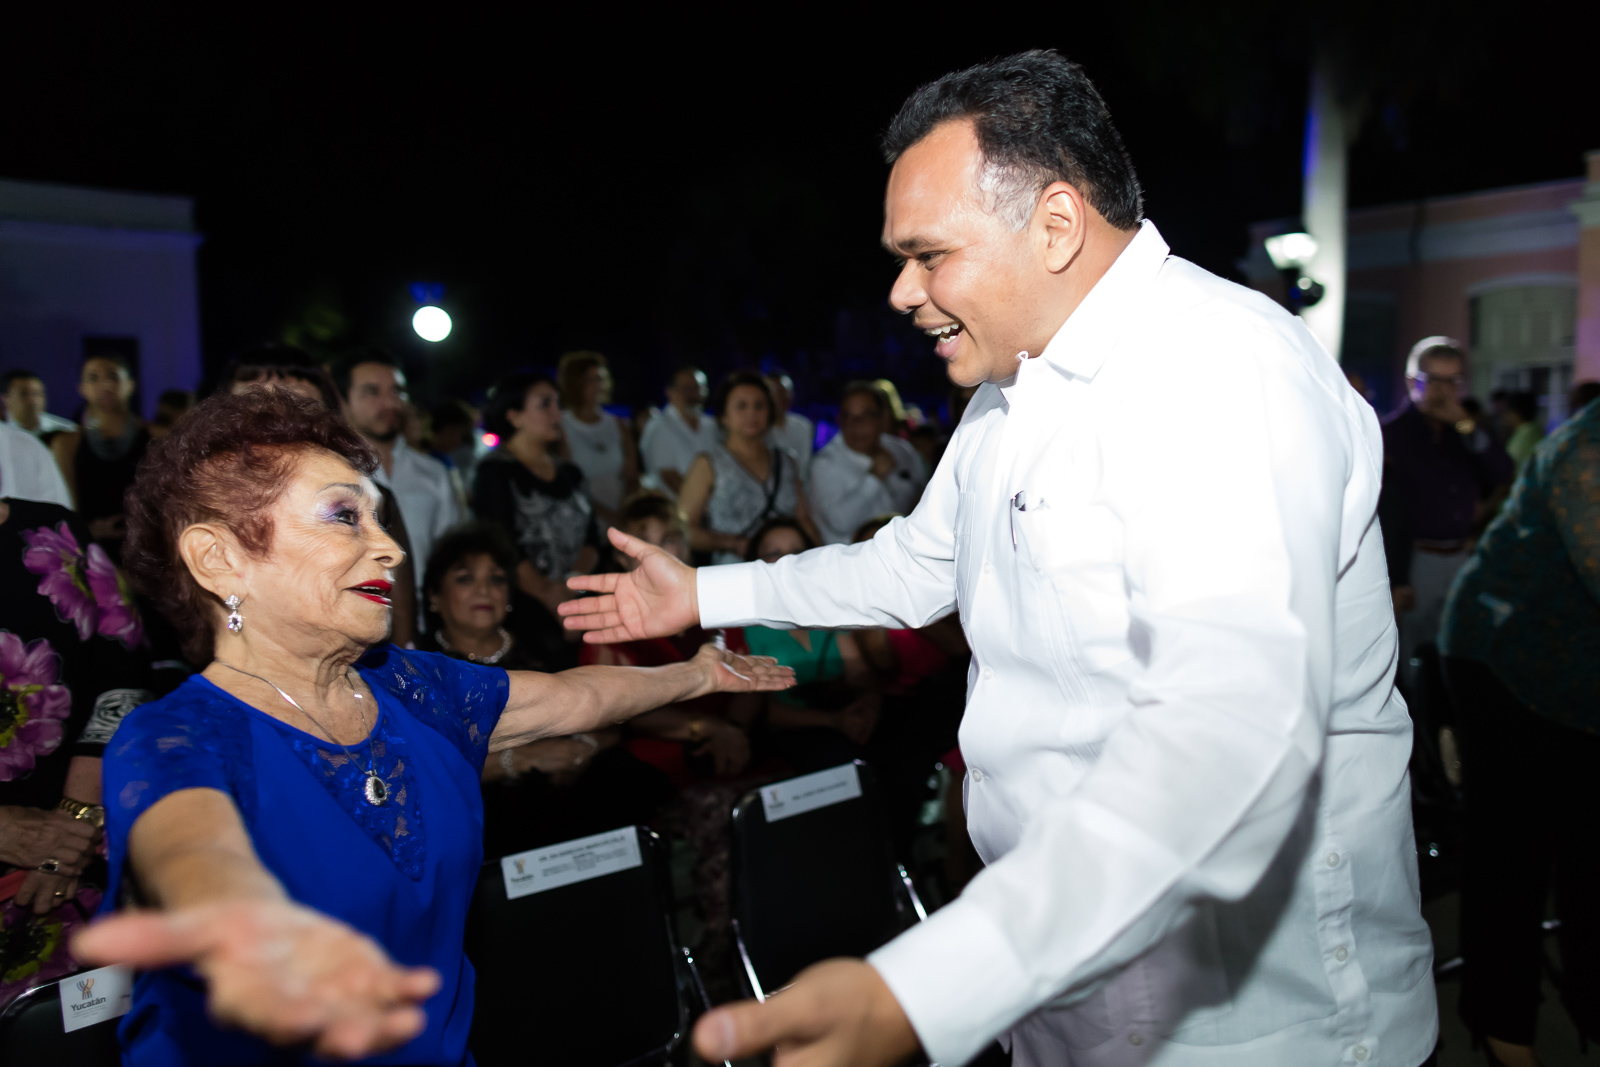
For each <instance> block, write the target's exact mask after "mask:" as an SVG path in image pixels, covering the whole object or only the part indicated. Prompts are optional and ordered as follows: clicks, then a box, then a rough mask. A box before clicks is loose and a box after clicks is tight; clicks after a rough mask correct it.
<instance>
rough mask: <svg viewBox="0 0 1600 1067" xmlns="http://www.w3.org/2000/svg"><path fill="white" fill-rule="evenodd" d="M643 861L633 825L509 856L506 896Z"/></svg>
mask: <svg viewBox="0 0 1600 1067" xmlns="http://www.w3.org/2000/svg"><path fill="white" fill-rule="evenodd" d="M642 863H644V857H643V856H641V855H639V837H638V834H637V832H636V831H635V830H634V829H633V827H631V826H630V827H628V828H626V829H623V830H608V831H606V832H605V833H603V834H594V835H593V836H591V837H580V838H576V839H575V840H572V841H563V842H562V843H561V844H559V845H549V846H547V847H545V848H535V849H530V850H528V851H527V852H518V853H517V854H516V855H514V856H506V857H505V858H503V859H502V860H501V861H500V870H501V872H502V873H503V874H504V875H505V879H506V899H507V900H515V899H516V898H518V897H525V896H527V895H528V894H529V893H542V892H544V891H545V890H546V889H555V888H557V887H559V886H564V885H571V884H572V883H574V882H584V881H587V880H589V879H590V878H598V877H600V876H601V875H602V874H612V873H614V872H616V871H625V870H627V869H628V868H630V867H638V866H639V865H641V864H642Z"/></svg>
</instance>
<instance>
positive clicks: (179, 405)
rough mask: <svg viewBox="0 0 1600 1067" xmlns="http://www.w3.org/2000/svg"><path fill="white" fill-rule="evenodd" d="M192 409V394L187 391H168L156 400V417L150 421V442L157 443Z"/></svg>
mask: <svg viewBox="0 0 1600 1067" xmlns="http://www.w3.org/2000/svg"><path fill="white" fill-rule="evenodd" d="M192 407H194V394H193V393H191V392H189V391H188V390H187V389H168V390H167V391H166V392H164V393H162V394H161V395H160V396H159V397H157V398H156V417H155V418H153V419H151V420H150V440H152V441H159V440H161V439H162V438H163V437H165V436H167V434H169V433H171V432H172V428H173V427H174V426H176V425H178V422H179V421H180V420H181V419H182V418H183V417H184V416H185V415H187V414H189V409H190V408H192Z"/></svg>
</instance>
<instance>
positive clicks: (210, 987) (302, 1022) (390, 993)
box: [72, 900, 439, 1059]
mask: <svg viewBox="0 0 1600 1067" xmlns="http://www.w3.org/2000/svg"><path fill="white" fill-rule="evenodd" d="M72 952H73V955H75V956H76V957H77V958H78V959H80V960H84V961H86V962H89V963H95V964H108V963H121V964H125V965H127V966H131V967H140V968H153V967H170V966H173V965H175V964H184V963H187V964H191V965H193V967H194V969H195V970H196V971H198V972H199V973H200V975H201V976H202V977H204V978H205V980H206V986H207V995H206V1001H207V1007H208V1008H209V1010H210V1012H211V1016H212V1018H214V1019H216V1020H217V1021H218V1022H219V1023H221V1024H223V1025H225V1026H233V1027H237V1028H239V1029H241V1030H246V1031H248V1032H250V1033H252V1034H256V1035H258V1036H260V1037H262V1038H264V1039H265V1040H267V1041H270V1042H272V1043H273V1044H276V1045H292V1044H299V1043H302V1042H309V1043H310V1044H311V1047H312V1049H313V1051H315V1052H316V1054H317V1055H319V1056H325V1057H329V1058H332V1059H359V1058H361V1057H363V1056H371V1055H375V1054H377V1053H380V1052H384V1051H387V1050H389V1049H392V1048H395V1047H396V1046H398V1045H402V1044H404V1043H405V1042H407V1041H410V1040H411V1039H412V1038H414V1037H416V1036H417V1035H418V1034H420V1033H421V1032H422V1029H423V1027H424V1025H425V1024H426V1021H427V1020H426V1018H425V1017H424V1015H423V1012H422V1008H421V1004H422V1002H423V1001H425V1000H427V999H428V998H429V997H431V996H433V994H434V993H436V992H437V991H438V989H439V975H438V974H437V972H435V971H434V970H433V969H432V968H429V967H400V966H397V965H396V964H395V963H394V962H393V961H391V960H390V959H389V957H388V956H387V955H386V954H385V953H384V951H383V950H382V949H381V948H379V947H378V945H377V944H376V943H375V942H373V941H372V940H371V939H370V938H368V937H367V936H366V935H364V934H361V933H359V932H357V931H356V930H353V929H351V928H350V927H348V926H346V925H345V924H344V923H341V922H338V921H336V920H334V919H331V918H329V917H328V916H326V915H322V914H320V913H318V912H315V911H312V910H311V909H309V908H304V907H301V906H300V905H298V904H294V903H291V902H289V901H258V900H245V901H230V902H227V903H220V904H206V905H200V906H197V907H191V908H185V909H181V910H178V911H171V912H159V913H158V912H132V913H125V914H122V915H117V916H115V917H113V918H110V919H106V920H104V921H103V922H98V923H95V924H94V925H93V926H91V927H90V928H89V929H88V930H85V931H84V932H83V933H81V934H79V935H78V936H77V937H76V938H74V939H73V942H72Z"/></svg>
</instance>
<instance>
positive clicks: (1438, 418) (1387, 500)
mask: <svg viewBox="0 0 1600 1067" xmlns="http://www.w3.org/2000/svg"><path fill="white" fill-rule="evenodd" d="M1466 374H1467V359H1466V355H1465V353H1464V351H1463V350H1462V348H1461V346H1460V344H1459V342H1456V341H1453V340H1451V339H1450V338H1448V337H1426V338H1424V339H1422V340H1421V341H1418V342H1417V343H1416V345H1415V346H1413V347H1412V349H1411V355H1410V357H1409V358H1408V359H1407V361H1406V382H1407V385H1408V388H1409V393H1410V397H1409V399H1408V400H1407V402H1406V404H1405V405H1404V406H1403V407H1402V408H1401V409H1400V410H1399V411H1397V412H1395V413H1394V414H1393V415H1391V416H1389V418H1388V419H1386V420H1384V424H1383V472H1384V474H1383V491H1382V496H1381V498H1380V500H1379V503H1378V514H1379V516H1380V518H1381V521H1382V525H1383V535H1384V546H1385V550H1386V552H1387V554H1388V559H1389V582H1390V586H1391V588H1392V590H1393V594H1394V604H1395V613H1396V614H1397V615H1398V616H1399V622H1400V678H1401V680H1402V681H1403V682H1404V683H1405V684H1406V685H1407V686H1408V687H1411V688H1412V691H1413V692H1415V691H1416V690H1415V688H1414V687H1415V685H1416V682H1417V679H1416V677H1415V676H1414V674H1413V672H1412V670H1411V659H1412V658H1413V655H1414V654H1415V651H1416V649H1417V647H1418V646H1419V645H1422V644H1427V643H1430V642H1432V641H1433V640H1434V638H1435V637H1436V636H1437V634H1438V632H1439V612H1440V611H1441V610H1442V609H1443V607H1444V598H1445V594H1447V593H1448V592H1449V591H1450V583H1451V581H1452V580H1453V579H1454V578H1455V576H1456V572H1457V571H1459V570H1460V569H1461V566H1462V564H1464V563H1465V562H1466V561H1467V554H1468V551H1469V550H1470V548H1471V539H1472V536H1473V534H1474V532H1475V529H1476V526H1477V523H1478V522H1479V520H1480V519H1483V518H1484V517H1485V516H1486V514H1487V513H1488V508H1489V503H1490V501H1491V500H1492V499H1493V497H1494V496H1495V494H1496V492H1497V491H1498V490H1499V489H1500V488H1501V487H1502V486H1504V485H1505V484H1507V483H1509V482H1510V481H1511V474H1512V467H1511V459H1510V457H1508V456H1507V455H1506V453H1505V450H1504V449H1503V448H1501V447H1500V445H1499V444H1497V443H1496V442H1495V440H1494V438H1493V437H1492V436H1491V435H1490V434H1489V432H1488V430H1487V428H1486V427H1484V426H1481V425H1479V423H1478V421H1477V420H1476V419H1473V418H1472V417H1470V416H1469V415H1468V414H1467V411H1466V409H1465V408H1463V407H1462V406H1461V398H1462V396H1463V395H1465V390H1466V383H1467V377H1466Z"/></svg>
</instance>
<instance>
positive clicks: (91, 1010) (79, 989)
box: [56, 966, 133, 1033]
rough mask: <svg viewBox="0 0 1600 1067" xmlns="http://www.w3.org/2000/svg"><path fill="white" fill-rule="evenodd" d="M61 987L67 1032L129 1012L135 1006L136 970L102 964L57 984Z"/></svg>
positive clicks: (63, 1023)
mask: <svg viewBox="0 0 1600 1067" xmlns="http://www.w3.org/2000/svg"><path fill="white" fill-rule="evenodd" d="M56 984H57V985H58V986H60V988H61V1029H62V1030H64V1031H66V1032H67V1033H71V1032H72V1031H74V1030H81V1029H82V1028H83V1027H85V1026H91V1025H93V1024H94V1023H98V1022H103V1021H105V1020H106V1019H115V1018H117V1017H118V1016H119V1015H126V1014H128V1009H129V1008H131V1007H133V971H131V970H129V969H128V968H126V967H116V966H112V967H102V968H100V969H99V970H98V971H84V972H83V973H82V974H75V975H73V976H72V977H71V978H63V979H61V981H59V982H57V983H56Z"/></svg>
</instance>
